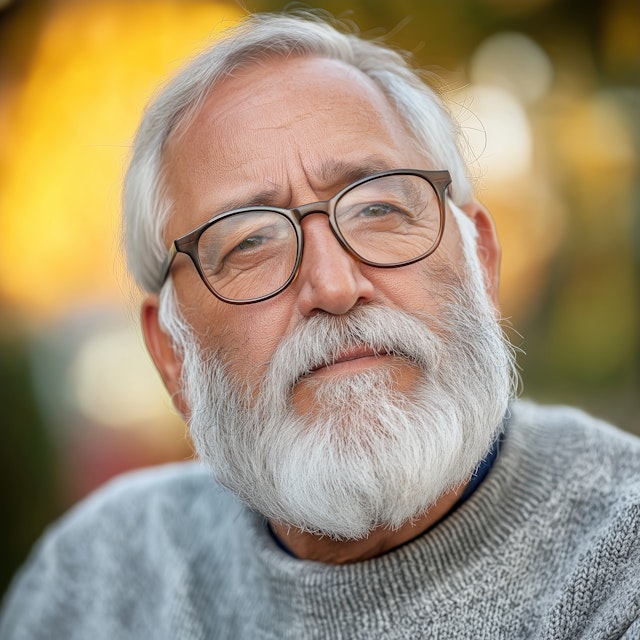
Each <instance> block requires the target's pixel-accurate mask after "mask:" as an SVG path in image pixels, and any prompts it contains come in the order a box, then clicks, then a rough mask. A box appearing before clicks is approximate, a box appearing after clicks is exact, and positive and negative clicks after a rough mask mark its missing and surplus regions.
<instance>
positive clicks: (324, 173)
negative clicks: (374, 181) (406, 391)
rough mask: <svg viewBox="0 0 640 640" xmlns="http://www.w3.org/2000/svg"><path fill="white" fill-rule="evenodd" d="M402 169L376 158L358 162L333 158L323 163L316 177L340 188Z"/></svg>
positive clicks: (372, 157)
mask: <svg viewBox="0 0 640 640" xmlns="http://www.w3.org/2000/svg"><path fill="white" fill-rule="evenodd" d="M402 168H403V167H396V166H395V165H394V166H392V165H391V164H390V163H389V161H388V160H385V159H384V158H381V157H376V156H371V157H367V158H365V159H364V160H362V161H358V162H353V161H347V160H341V159H339V158H335V159H331V160H326V161H324V162H323V163H322V165H321V166H320V171H319V172H318V175H319V177H320V179H321V180H322V182H324V183H331V184H333V183H335V184H337V185H340V187H346V186H347V185H348V184H350V183H352V182H355V181H356V180H360V179H361V178H366V177H367V176H370V175H371V174H373V173H378V172H379V171H388V170H390V169H402ZM340 187H339V188H340Z"/></svg>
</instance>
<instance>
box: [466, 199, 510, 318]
mask: <svg viewBox="0 0 640 640" xmlns="http://www.w3.org/2000/svg"><path fill="white" fill-rule="evenodd" d="M460 208H461V209H462V210H463V211H464V212H465V213H466V214H467V216H468V217H469V218H470V219H471V221H472V222H473V224H474V226H475V228H476V231H477V233H478V239H477V249H478V257H479V259H480V264H481V265H482V267H483V270H484V280H485V287H486V289H487V293H488V294H489V297H490V298H491V300H492V301H493V305H494V307H495V308H496V309H498V308H499V300H498V289H499V285H500V259H501V257H502V250H501V249H500V242H499V240H498V233H497V231H496V225H495V223H494V222H493V218H492V217H491V214H490V213H489V211H487V209H486V208H485V207H484V206H483V205H482V204H480V203H479V202H478V201H477V200H472V201H471V202H469V203H467V204H465V205H463V206H461V207H460Z"/></svg>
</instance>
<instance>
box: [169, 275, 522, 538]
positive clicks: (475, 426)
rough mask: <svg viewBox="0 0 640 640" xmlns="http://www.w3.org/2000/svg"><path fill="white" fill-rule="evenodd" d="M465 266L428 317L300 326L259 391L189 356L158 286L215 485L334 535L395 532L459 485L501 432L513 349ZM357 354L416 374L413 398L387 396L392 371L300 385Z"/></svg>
mask: <svg viewBox="0 0 640 640" xmlns="http://www.w3.org/2000/svg"><path fill="white" fill-rule="evenodd" d="M473 267H474V265H472V268H471V269H470V272H471V273H469V274H467V275H466V276H465V278H464V280H463V281H460V280H459V279H458V278H457V277H455V276H453V274H451V273H449V272H447V273H446V277H445V280H449V282H448V283H447V284H446V285H444V286H443V287H440V290H439V299H440V300H441V304H440V310H439V312H438V318H435V317H430V316H426V315H425V316H423V317H417V316H415V315H412V314H408V313H405V312H402V311H398V310H395V309H390V308H387V307H383V306H379V305H373V304H365V305H362V306H359V307H356V308H354V309H353V310H351V311H350V312H349V313H347V314H344V315H341V316H331V315H328V314H318V315H315V316H313V317H310V318H308V319H307V320H305V321H304V322H303V323H301V324H300V325H299V326H298V327H297V329H296V330H295V331H294V332H293V333H292V334H290V335H288V336H287V337H286V338H285V339H283V341H282V342H281V344H280V345H279V346H278V348H277V350H276V351H275V353H274V355H273V358H272V360H271V362H270V364H269V367H268V370H267V372H266V374H265V376H264V378H263V382H262V384H261V385H260V387H259V388H258V389H252V388H247V385H246V383H245V384H242V383H240V382H239V381H238V380H234V379H233V378H232V377H231V376H230V375H229V373H228V366H227V364H226V363H225V362H222V361H221V358H220V357H219V356H216V355H212V356H210V357H207V358H203V357H202V356H201V349H200V347H199V345H198V343H197V340H196V339H195V337H194V336H192V335H191V332H190V329H189V328H188V327H187V326H185V323H184V321H183V320H182V319H181V318H180V317H179V316H178V315H177V309H175V308H174V309H171V308H170V305H171V304H172V299H173V304H174V306H175V299H174V295H173V290H172V289H171V288H170V287H166V288H165V289H169V293H168V294H166V295H165V291H163V295H162V297H161V317H163V318H164V321H165V324H166V325H167V330H168V331H169V332H170V333H171V335H172V337H173V339H174V341H175V342H176V345H177V347H178V348H179V349H180V350H181V351H182V352H183V354H184V361H183V371H182V375H183V390H184V393H185V397H186V399H187V402H188V404H189V407H190V409H191V419H190V429H191V433H192V437H193V440H194V444H195V447H196V450H197V452H198V454H199V455H200V456H201V458H202V459H203V460H204V461H205V462H206V463H207V464H208V465H209V466H210V468H211V469H212V471H213V474H214V475H215V477H216V478H217V480H218V481H219V482H220V483H221V484H223V485H225V486H226V487H228V488H229V489H230V490H231V491H233V492H234V493H235V494H236V495H237V496H238V497H239V498H240V499H241V500H243V501H244V502H245V503H246V504H248V505H249V506H250V507H251V508H253V509H254V510H256V511H257V512H259V513H261V514H262V515H264V516H265V517H266V518H268V519H269V520H271V521H275V522H279V523H282V524H285V525H290V526H293V527H297V528H299V529H301V530H304V531H310V532H314V533H320V534H323V535H327V536H330V537H332V538H334V539H357V538H362V537H365V536H366V535H367V534H368V533H369V532H371V531H372V530H373V529H375V528H377V527H388V528H398V527H400V526H401V525H402V524H404V523H405V522H407V521H410V520H412V519H415V518H417V517H419V516H420V515H422V514H424V513H425V512H426V511H428V509H429V507H430V506H431V505H433V504H434V503H435V502H436V501H437V500H438V498H439V497H441V496H442V495H443V494H444V493H446V492H447V491H450V490H452V489H454V488H456V487H460V486H461V485H463V484H464V483H465V482H467V481H468V480H469V478H470V476H471V474H472V473H473V471H474V470H475V468H476V467H477V465H478V463H479V462H480V460H481V459H482V458H483V457H484V456H485V455H486V453H487V452H488V450H489V449H490V447H491V444H492V443H493V441H494V440H495V438H496V437H497V435H498V433H499V431H500V429H501V427H502V420H503V418H504V415H505V412H506V410H507V405H508V402H509V399H510V397H511V392H512V382H513V377H512V373H513V354H512V349H511V348H510V347H509V345H508V343H507V342H506V341H505V339H504V336H503V334H502V330H501V328H500V326H499V324H498V322H497V321H496V319H495V317H494V313H493V309H492V308H491V306H490V304H489V302H488V300H487V296H486V293H485V291H484V288H483V285H482V279H481V277H480V276H479V273H480V271H479V265H475V267H476V269H477V270H475V273H474V272H473V271H474V269H473ZM438 275H439V276H440V283H442V281H443V278H442V275H443V274H438ZM429 277H431V278H434V277H436V276H435V275H434V274H431V275H430V276H429ZM167 318H168V320H167ZM360 345H367V346H369V347H370V348H372V349H373V350H374V351H376V352H377V353H381V354H384V353H392V354H394V355H395V356H397V357H399V358H401V359H403V360H406V361H407V362H408V363H411V364H412V365H414V366H415V365H417V367H418V368H419V370H420V374H419V379H418V382H417V383H416V384H415V386H414V387H413V389H412V390H411V391H410V392H404V393H403V392H400V391H398V390H397V388H396V385H395V382H394V371H393V368H392V367H376V368H375V370H371V371H365V372H362V373H357V374H355V375H340V376H331V377H325V378H323V379H320V380H317V379H314V377H313V375H312V376H309V377H306V374H307V373H308V372H309V371H310V370H312V369H313V368H314V367H317V366H318V365H321V364H323V363H324V364H330V363H331V362H332V361H333V360H334V359H335V357H336V356H337V355H338V354H339V353H340V352H341V351H343V350H344V349H345V348H349V347H353V346H360ZM296 385H309V389H310V390H311V391H312V392H313V397H314V408H313V411H311V412H309V413H308V414H306V415H300V414H298V413H297V412H296V409H295V408H294V406H293V404H292V394H293V389H294V387H295V386H296Z"/></svg>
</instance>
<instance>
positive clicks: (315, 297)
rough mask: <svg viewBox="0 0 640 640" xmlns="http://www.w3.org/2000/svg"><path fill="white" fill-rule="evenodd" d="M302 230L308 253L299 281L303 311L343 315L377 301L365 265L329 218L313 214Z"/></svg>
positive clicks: (300, 305)
mask: <svg viewBox="0 0 640 640" xmlns="http://www.w3.org/2000/svg"><path fill="white" fill-rule="evenodd" d="M302 228H303V232H304V253H303V254H302V263H301V264H300V271H299V273H298V278H297V280H298V288H299V289H298V305H299V310H300V312H301V313H302V314H303V315H305V316H308V315H312V314H314V313H316V312H317V311H324V312H325V313H331V314H332V315H341V314H343V313H346V312H347V311H349V310H350V309H352V308H353V307H354V306H355V305H356V304H359V303H362V302H367V301H370V300H371V299H373V295H374V286H373V284H372V283H371V281H370V280H369V279H368V278H367V277H366V276H365V275H364V274H363V273H362V268H361V267H362V263H360V262H359V261H358V260H356V258H354V257H353V256H352V255H351V254H349V253H348V252H347V251H346V250H345V249H344V248H343V247H342V245H341V244H340V243H339V241H338V239H337V238H336V237H335V236H334V235H333V232H332V231H331V228H330V226H329V221H328V219H327V216H326V215H323V214H313V215H309V216H307V217H305V219H304V220H303V221H302Z"/></svg>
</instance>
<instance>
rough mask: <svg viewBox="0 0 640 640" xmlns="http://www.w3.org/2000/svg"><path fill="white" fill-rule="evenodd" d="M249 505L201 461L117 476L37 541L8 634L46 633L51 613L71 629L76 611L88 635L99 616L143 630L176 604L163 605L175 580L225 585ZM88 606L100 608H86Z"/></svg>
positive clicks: (107, 623)
mask: <svg viewBox="0 0 640 640" xmlns="http://www.w3.org/2000/svg"><path fill="white" fill-rule="evenodd" d="M241 512H244V510H243V508H242V507H241V505H240V504H239V503H238V502H237V501H236V500H235V499H234V498H233V497H232V496H231V495H230V494H229V493H228V492H227V491H226V490H225V489H223V488H221V487H220V486H219V485H217V484H216V483H215V482H214V480H213V478H212V477H211V475H210V474H209V472H208V471H207V470H206V469H205V468H203V467H202V466H201V465H199V464H197V463H181V464H173V465H166V466H161V467H155V468H150V469H146V470H141V471H137V472H133V473H129V474H125V475H122V476H120V477H117V478H116V479H114V480H112V481H111V482H109V483H108V484H106V485H105V486H104V487H102V488H101V489H99V490H98V491H97V492H95V493H94V494H93V495H91V496H89V497H88V498H87V499H85V500H83V501H82V502H80V503H79V504H77V505H76V506H75V507H73V508H72V509H71V510H70V511H69V512H68V513H67V514H65V515H64V516H63V517H62V518H61V519H60V520H59V521H58V522H56V523H54V524H53V525H52V526H51V527H50V528H49V529H48V531H47V532H46V533H45V535H44V536H43V537H42V538H41V540H40V541H39V542H38V544H37V545H36V547H35V548H34V550H33V552H32V554H31V556H30V558H29V560H28V561H27V563H26V564H25V566H24V567H23V568H22V570H21V571H20V573H19V574H18V576H17V578H16V580H15V582H14V584H13V587H12V589H11V591H10V592H9V594H8V596H7V598H6V601H5V603H4V606H5V611H4V613H5V619H4V620H2V623H0V635H2V633H3V632H6V633H7V637H11V638H14V637H15V638H23V637H24V638H27V637H33V638H36V637H41V634H43V633H44V632H45V630H46V625H45V624H44V623H43V621H48V622H47V624H49V625H53V627H54V628H56V629H57V630H58V632H59V633H61V634H63V635H64V634H65V633H67V631H68V630H70V629H71V626H69V625H71V621H72V620H76V621H80V620H82V621H83V622H82V624H83V625H85V626H82V625H80V624H79V622H78V623H77V627H78V629H80V628H81V629H82V633H86V634H87V635H86V636H84V637H89V636H90V635H92V634H93V632H94V631H96V630H97V628H96V629H94V626H95V625H103V626H104V628H113V629H114V630H117V631H114V632H117V633H119V632H120V630H121V629H124V628H125V627H126V628H129V627H130V628H131V630H132V631H131V634H130V636H131V637H141V636H136V633H137V632H138V631H140V633H142V631H141V630H142V629H144V628H151V626H148V627H147V625H151V624H152V620H151V619H150V618H149V616H157V617H158V618H163V617H165V616H171V615H173V614H174V612H173V611H170V610H169V609H171V607H165V609H166V610H165V609H162V610H160V609H159V608H158V607H161V608H162V603H163V601H164V602H165V604H167V603H166V600H165V594H166V591H167V589H168V588H169V587H168V586H169V585H172V588H175V589H178V590H180V589H182V590H188V589H192V588H195V589H197V590H198V591H199V592H200V591H203V592H204V591H209V592H211V593H215V592H216V589H218V588H222V586H221V585H222V582H223V576H224V574H225V571H226V570H227V566H228V548H229V545H230V544H233V540H234V536H236V534H237V532H236V529H235V528H234V524H236V525H237V520H238V518H240V517H241V516H240V514H241ZM230 541H231V542H230ZM205 557H206V563H205V562H203V561H202V558H205ZM205 564H206V566H205ZM204 583H206V587H205V586H204ZM134 602H137V603H138V604H136V607H135V610H136V614H135V616H134V615H133V613H132V612H131V608H132V607H133V604H132V603H134ZM88 609H90V610H91V611H92V612H93V613H92V616H86V615H85V613H86V610H88ZM27 611H30V612H31V614H29V615H30V622H29V623H28V624H27V623H26V622H25V616H26V614H27ZM127 612H128V613H127ZM127 620H128V621H127ZM30 624H33V629H31V630H29V625H30ZM3 625H6V626H3ZM102 631H104V629H103V630H102ZM69 632H70V631H69ZM30 633H31V635H30ZM39 634H40V635H39ZM63 635H59V636H56V637H63ZM103 635H104V634H103ZM42 637H44V636H42ZM100 637H102V636H100Z"/></svg>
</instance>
